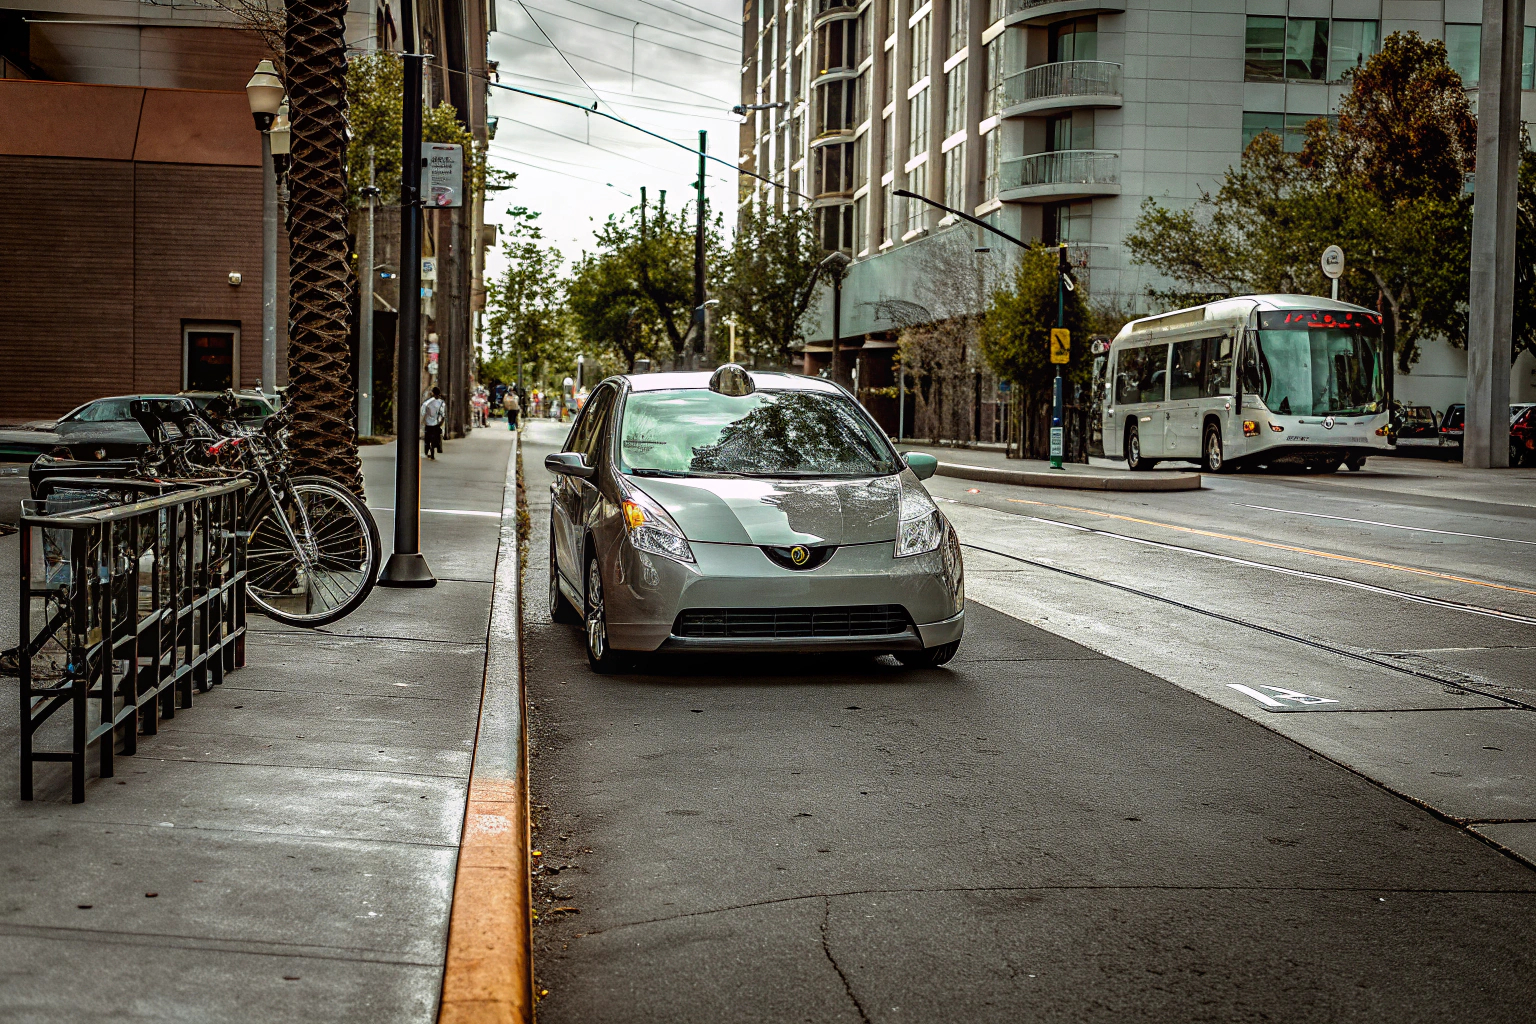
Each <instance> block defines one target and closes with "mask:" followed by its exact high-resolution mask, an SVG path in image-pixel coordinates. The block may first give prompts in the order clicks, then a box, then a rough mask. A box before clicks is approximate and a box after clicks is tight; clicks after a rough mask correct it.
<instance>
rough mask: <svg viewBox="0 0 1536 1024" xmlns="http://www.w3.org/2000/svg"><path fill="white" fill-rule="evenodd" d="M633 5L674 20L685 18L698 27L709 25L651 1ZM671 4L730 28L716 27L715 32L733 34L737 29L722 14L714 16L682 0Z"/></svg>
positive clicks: (733, 23) (641, 1) (674, 0)
mask: <svg viewBox="0 0 1536 1024" xmlns="http://www.w3.org/2000/svg"><path fill="white" fill-rule="evenodd" d="M635 3H638V4H644V5H645V6H647V7H653V8H655V9H656V10H658V11H660V12H661V13H663V14H670V15H671V16H672V17H674V18H685V19H687V20H688V21H691V22H694V23H696V24H699V25H708V24H709V23H708V22H704V21H699V19H697V18H694V17H690V16H689V15H686V14H678V13H677V12H676V11H669V10H667V9H666V8H665V7H662V6H660V5H659V4H655V3H652V2H651V0H635ZM673 3H675V4H677V5H678V6H679V7H686V8H688V9H689V10H690V11H698V12H699V13H700V14H707V15H709V16H710V17H711V18H719V19H720V20H721V21H723V22H725V23H726V24H728V25H730V26H731V27H730V28H728V29H727V28H718V27H716V28H715V31H716V32H735V31H736V29H737V28H738V26H737V24H736V23H735V22H734V21H732V20H731V19H730V18H727V17H726V16H725V15H723V14H716V13H715V12H714V11H706V10H705V9H704V8H702V7H695V6H694V5H693V4H687V3H683V0H673Z"/></svg>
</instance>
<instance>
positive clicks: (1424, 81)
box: [1126, 32, 1476, 369]
mask: <svg viewBox="0 0 1536 1024" xmlns="http://www.w3.org/2000/svg"><path fill="white" fill-rule="evenodd" d="M1350 75H1351V77H1352V79H1353V88H1352V89H1351V91H1350V92H1349V93H1348V94H1347V95H1346V96H1345V98H1344V100H1343V101H1342V102H1341V104H1340V108H1339V124H1338V127H1337V129H1336V130H1330V127H1329V125H1328V122H1327V120H1326V119H1323V118H1318V119H1317V120H1315V121H1312V122H1311V123H1310V124H1308V125H1307V129H1306V131H1307V141H1306V145H1305V147H1304V149H1303V150H1302V152H1300V153H1287V152H1285V151H1284V148H1283V146H1282V145H1281V142H1280V140H1279V139H1278V138H1276V137H1275V136H1274V135H1273V134H1271V133H1268V132H1266V133H1262V134H1260V135H1259V136H1258V137H1257V138H1255V139H1254V140H1253V142H1252V143H1250V144H1249V146H1248V150H1247V152H1245V153H1244V155H1243V160H1242V163H1241V165H1239V166H1237V167H1232V168H1229V169H1228V171H1227V172H1226V175H1225V177H1224V179H1223V181H1222V184H1221V187H1220V188H1219V189H1218V190H1217V192H1216V194H1215V195H1214V196H1213V195H1211V194H1209V193H1203V194H1202V196H1201V198H1200V199H1199V200H1197V201H1196V202H1195V204H1194V206H1193V207H1192V208H1189V209H1182V210H1170V209H1166V208H1164V207H1162V206H1160V205H1159V204H1158V203H1157V202H1156V201H1155V200H1152V199H1148V200H1147V201H1146V202H1144V203H1143V206H1142V212H1141V215H1140V217H1139V218H1138V220H1137V222H1136V228H1135V230H1134V231H1133V232H1132V234H1131V235H1129V236H1128V237H1127V239H1126V246H1127V248H1128V249H1129V250H1130V251H1131V254H1132V258H1133V260H1134V261H1135V262H1138V263H1143V264H1147V265H1150V266H1152V267H1154V268H1155V269H1157V270H1158V271H1159V272H1161V273H1162V274H1163V275H1164V276H1165V277H1167V278H1169V279H1170V280H1172V281H1173V282H1175V288H1173V289H1170V290H1169V291H1166V292H1160V293H1159V292H1155V293H1154V296H1155V297H1156V298H1159V299H1161V300H1163V301H1164V302H1165V303H1167V304H1170V305H1173V304H1180V305H1182V304H1192V303H1194V302H1199V301H1204V300H1206V299H1208V298H1213V297H1222V296H1227V295H1234V294H1242V293H1245V292H1247V293H1262V292H1297V293H1312V294H1325V293H1326V292H1327V290H1328V288H1327V282H1326V280H1325V279H1324V278H1323V276H1322V271H1321V269H1320V268H1319V266H1318V259H1319V257H1320V256H1321V254H1322V250H1323V249H1324V248H1325V247H1326V246H1327V245H1329V244H1330V243H1333V242H1337V243H1338V244H1340V245H1342V246H1343V247H1344V250H1345V254H1346V267H1347V270H1346V276H1345V278H1344V279H1343V280H1342V281H1341V289H1340V295H1341V297H1342V298H1346V299H1349V300H1352V301H1355V302H1359V303H1361V304H1363V305H1367V306H1374V307H1376V308H1378V309H1379V310H1380V311H1381V312H1382V314H1383V317H1384V327H1385V331H1384V333H1385V335H1386V341H1387V344H1388V346H1389V348H1390V349H1391V350H1393V351H1395V352H1396V353H1397V362H1398V365H1399V366H1400V367H1402V368H1403V369H1407V368H1408V367H1409V366H1411V365H1412V364H1413V362H1414V361H1416V360H1417V358H1418V352H1419V345H1420V343H1421V342H1422V341H1424V340H1425V339H1427V338H1429V337H1433V336H1437V335H1443V336H1446V337H1448V338H1450V339H1451V341H1452V343H1454V344H1465V339H1466V304H1467V281H1468V277H1467V267H1468V259H1469V256H1470V243H1471V202H1470V198H1469V197H1468V196H1466V195H1465V194H1464V191H1463V184H1464V182H1465V180H1466V176H1467V175H1468V174H1470V172H1471V169H1472V158H1473V155H1474V152H1475V148H1476V146H1475V144H1476V123H1475V121H1474V120H1473V119H1472V115H1471V112H1470V109H1469V108H1468V105H1467V99H1466V93H1465V92H1464V91H1463V89H1462V86H1461V80H1460V78H1458V77H1457V75H1456V72H1455V71H1454V70H1452V69H1451V68H1450V66H1449V64H1447V62H1446V54H1445V44H1444V43H1443V42H1441V41H1440V40H1436V39H1429V40H1426V39H1423V38H1422V37H1420V36H1419V35H1418V34H1417V33H1411V32H1410V33H1400V32H1399V33H1393V34H1392V35H1391V36H1389V37H1388V38H1387V40H1386V43H1385V44H1384V45H1383V47H1382V50H1381V52H1380V53H1378V54H1376V55H1375V56H1373V57H1372V58H1371V59H1370V60H1369V61H1367V62H1366V63H1365V65H1364V66H1362V67H1361V68H1358V69H1356V70H1355V71H1353V72H1351V73H1350Z"/></svg>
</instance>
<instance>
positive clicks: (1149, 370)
mask: <svg viewBox="0 0 1536 1024" xmlns="http://www.w3.org/2000/svg"><path fill="white" fill-rule="evenodd" d="M1170 349H1172V352H1170V351H1169V350H1170ZM1244 376H1246V374H1245V375H1244ZM1114 381H1115V401H1116V402H1125V403H1134V402H1161V401H1164V400H1165V398H1164V395H1165V393H1166V396H1167V397H1166V401H1170V402H1178V401H1183V400H1187V399H1192V398H1215V397H1216V396H1218V395H1224V394H1227V393H1229V392H1230V391H1231V390H1232V339H1231V338H1230V337H1218V338H1195V339H1193V340H1192V341H1180V342H1176V343H1174V344H1173V345H1149V346H1147V347H1146V348H1126V349H1121V350H1120V353H1119V355H1118V356H1117V358H1116V365H1115V369H1114ZM1165 389H1166V392H1165Z"/></svg>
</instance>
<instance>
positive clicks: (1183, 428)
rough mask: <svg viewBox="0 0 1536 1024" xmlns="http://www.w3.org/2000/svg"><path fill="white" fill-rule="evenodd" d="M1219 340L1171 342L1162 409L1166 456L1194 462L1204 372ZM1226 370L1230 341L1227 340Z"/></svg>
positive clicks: (1200, 423)
mask: <svg viewBox="0 0 1536 1024" xmlns="http://www.w3.org/2000/svg"><path fill="white" fill-rule="evenodd" d="M1223 340H1225V339H1222V338H1219V337H1218V338H1193V339H1191V340H1189V341H1179V342H1175V343H1174V345H1173V356H1172V359H1171V360H1170V362H1169V367H1168V405H1167V408H1166V409H1165V410H1164V413H1165V422H1166V424H1167V426H1166V438H1167V441H1166V443H1167V449H1168V455H1169V457H1171V458H1188V459H1198V458H1199V457H1200V446H1201V443H1202V441H1203V438H1202V437H1201V436H1200V434H1201V430H1202V429H1203V428H1204V425H1205V415H1204V414H1205V409H1206V408H1207V407H1208V406H1209V405H1210V404H1211V403H1209V402H1208V401H1205V399H1206V397H1207V387H1206V383H1207V371H1208V370H1209V368H1210V363H1211V360H1212V359H1213V358H1214V357H1216V356H1217V355H1218V353H1219V350H1220V344H1221V342H1222V341H1223ZM1227 345H1228V355H1227V364H1228V366H1229V367H1230V365H1231V361H1232V357H1231V354H1230V353H1231V347H1230V346H1231V342H1230V341H1227Z"/></svg>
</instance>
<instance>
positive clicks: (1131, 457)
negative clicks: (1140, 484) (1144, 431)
mask: <svg viewBox="0 0 1536 1024" xmlns="http://www.w3.org/2000/svg"><path fill="white" fill-rule="evenodd" d="M1156 464H1157V463H1155V462H1154V461H1153V460H1151V459H1146V458H1142V455H1141V431H1140V430H1139V429H1138V428H1137V426H1136V421H1135V420H1132V421H1131V422H1130V424H1129V425H1128V426H1127V427H1126V428H1125V468H1126V469H1129V470H1132V471H1136V472H1140V471H1141V470H1147V469H1151V468H1152V467H1153V466H1155V465H1156Z"/></svg>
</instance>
